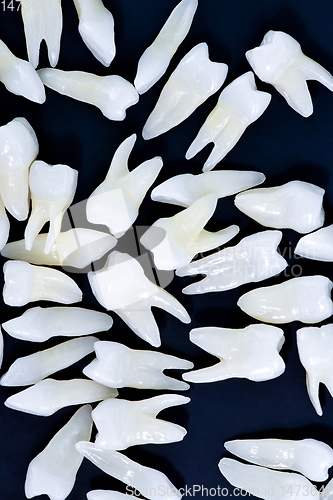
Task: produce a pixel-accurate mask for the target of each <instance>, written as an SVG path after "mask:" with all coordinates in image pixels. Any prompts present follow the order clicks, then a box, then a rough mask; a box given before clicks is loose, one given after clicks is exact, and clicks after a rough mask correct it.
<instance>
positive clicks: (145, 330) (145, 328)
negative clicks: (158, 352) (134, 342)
mask: <svg viewBox="0 0 333 500" xmlns="http://www.w3.org/2000/svg"><path fill="white" fill-rule="evenodd" d="M114 312H115V313H116V314H118V316H119V317H120V318H121V319H122V320H123V321H124V322H125V323H126V325H128V326H129V327H130V328H131V330H133V332H134V333H135V334H136V335H138V337H140V338H141V339H142V340H145V341H146V342H148V343H149V344H150V345H152V346H153V347H160V346H161V336H160V331H159V328H158V326H157V323H156V321H155V318H154V315H153V313H152V312H151V310H150V309H147V306H146V305H145V303H143V308H142V309H141V308H140V304H137V307H136V308H135V309H134V308H131V309H130V308H127V309H124V308H123V309H114Z"/></svg>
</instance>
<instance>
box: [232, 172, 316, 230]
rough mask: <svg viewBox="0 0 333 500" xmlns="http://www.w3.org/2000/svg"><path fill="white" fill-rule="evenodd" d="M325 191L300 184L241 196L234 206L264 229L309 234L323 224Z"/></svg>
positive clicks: (285, 185)
mask: <svg viewBox="0 0 333 500" xmlns="http://www.w3.org/2000/svg"><path fill="white" fill-rule="evenodd" d="M324 193H325V191H324V189H322V188H320V187H318V186H315V185H314V184H309V183H308V182H303V181H291V182H288V183H287V184H283V185H282V186H277V187H272V188H257V189H251V190H250V191H245V192H244V193H240V194H238V195H237V196H236V198H235V205H236V207H237V208H238V209H239V210H240V211H241V212H243V213H244V214H246V215H248V216H249V217H251V218H252V219H254V220H255V221H257V222H259V224H262V225H263V226H267V227H274V228H277V229H283V228H285V229H287V228H289V229H294V230H295V231H297V232H298V233H302V234H305V233H310V232H311V231H314V230H315V229H318V228H319V227H321V226H322V225H323V224H324V217H325V216H324V210H323V207H322V203H323V196H324Z"/></svg>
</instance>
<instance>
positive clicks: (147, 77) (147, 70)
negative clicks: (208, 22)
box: [134, 0, 198, 94]
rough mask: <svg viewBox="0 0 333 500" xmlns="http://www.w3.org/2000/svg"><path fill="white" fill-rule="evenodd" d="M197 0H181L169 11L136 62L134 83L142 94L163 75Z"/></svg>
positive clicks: (195, 8)
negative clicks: (159, 28) (153, 38)
mask: <svg viewBox="0 0 333 500" xmlns="http://www.w3.org/2000/svg"><path fill="white" fill-rule="evenodd" d="M197 7H198V0H182V1H181V2H180V3H179V4H178V5H176V7H175V8H174V9H173V11H172V12H171V14H170V16H169V17H168V19H167V21H166V22H165V24H164V26H163V28H162V29H161V31H160V32H159V34H158V35H157V37H156V38H155V40H154V42H153V43H152V44H151V45H150V46H149V47H148V48H147V49H146V50H145V51H144V53H143V54H142V56H141V57H140V59H139V62H138V70H137V73H136V77H135V80H134V85H135V87H136V89H137V91H138V92H139V94H144V93H145V92H147V90H149V89H150V88H151V87H152V86H153V85H155V83H156V82H157V81H158V80H159V79H160V78H161V77H162V76H163V75H164V73H165V72H166V70H167V68H168V66H169V64H170V61H171V59H172V57H173V55H174V54H175V52H176V51H177V49H178V47H179V45H180V44H181V43H182V41H183V40H184V38H185V37H186V35H187V33H188V32H189V30H190V27H191V24H192V21H193V17H194V14H195V11H196V10H197Z"/></svg>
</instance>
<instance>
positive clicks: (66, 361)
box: [0, 337, 98, 386]
mask: <svg viewBox="0 0 333 500" xmlns="http://www.w3.org/2000/svg"><path fill="white" fill-rule="evenodd" d="M97 340H98V339H97V338H96V337H85V338H79V339H72V340H68V341H67V342H64V343H63V344H58V345H56V346H54V347H51V348H50V349H46V350H45V351H39V352H36V353H34V354H30V356H24V357H23V358H18V359H17V360H16V361H14V363H13V364H12V365H11V366H10V368H9V370H8V371H7V372H6V373H5V374H4V375H3V376H2V377H1V379H0V384H1V385H4V386H24V385H32V384H36V382H40V381H41V380H43V379H44V378H46V377H48V376H49V375H52V374H53V373H56V372H58V371H60V370H63V369H64V368H67V367H68V366H71V365H73V364H74V363H76V362H77V361H79V360H80V359H82V358H84V357H85V356H87V355H88V354H90V353H91V352H93V351H94V343H95V342H96V341H97Z"/></svg>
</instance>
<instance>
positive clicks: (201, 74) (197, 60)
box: [142, 43, 228, 140]
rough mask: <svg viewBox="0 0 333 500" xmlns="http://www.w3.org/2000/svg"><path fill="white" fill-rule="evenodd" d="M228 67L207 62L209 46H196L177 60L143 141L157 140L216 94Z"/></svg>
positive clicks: (146, 126) (152, 114) (150, 118)
mask: <svg viewBox="0 0 333 500" xmlns="http://www.w3.org/2000/svg"><path fill="white" fill-rule="evenodd" d="M227 71H228V66H227V65H226V64H224V63H214V62H211V61H210V60H209V56H208V46H207V44H206V43H199V44H198V45H196V46H195V47H193V49H192V50H190V52H188V53H187V54H186V56H185V57H183V59H182V60H181V61H180V63H179V64H178V66H177V68H176V69H175V71H174V72H173V73H172V75H171V76H170V78H169V80H168V81H167V83H166V84H165V86H164V88H163V90H162V92H161V95H160V97H159V99H158V101H157V104H156V106H155V108H154V109H153V111H152V112H151V114H150V116H149V117H148V120H147V122H146V124H145V126H144V128H143V130H142V136H143V138H144V139H146V140H148V139H152V138H153V137H157V136H158V135H161V134H163V133H165V132H167V131H168V130H170V129H171V128H173V127H176V126H177V125H179V123H181V122H182V121H184V120H185V119H186V118H188V117H189V116H190V115H191V114H192V113H193V111H194V110H195V109H196V108H197V107H198V106H200V104H202V103H203V102H205V101H206V99H208V97H210V96H211V95H212V94H214V93H215V92H217V91H218V90H219V88H220V87H221V86H222V84H223V82H224V80H225V78H226V76H227Z"/></svg>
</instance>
